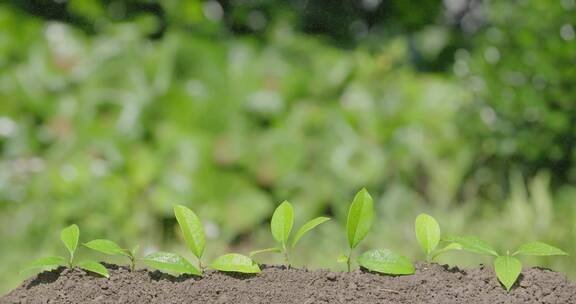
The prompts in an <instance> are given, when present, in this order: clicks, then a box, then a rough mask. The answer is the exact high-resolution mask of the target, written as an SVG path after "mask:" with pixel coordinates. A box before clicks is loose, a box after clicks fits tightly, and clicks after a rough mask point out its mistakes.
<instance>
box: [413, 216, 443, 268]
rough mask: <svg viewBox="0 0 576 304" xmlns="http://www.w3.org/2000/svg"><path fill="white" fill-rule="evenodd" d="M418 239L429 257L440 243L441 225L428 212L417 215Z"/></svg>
mask: <svg viewBox="0 0 576 304" xmlns="http://www.w3.org/2000/svg"><path fill="white" fill-rule="evenodd" d="M415 226H416V227H415V228H416V239H417V240H418V243H419V244H420V247H421V248H422V250H424V252H425V253H426V255H427V256H428V257H430V254H431V253H432V251H434V250H435V249H436V247H437V246H438V244H439V243H440V225H438V222H437V221H436V220H435V219H434V218H433V217H431V216H430V215H428V214H420V215H418V217H416V224H415Z"/></svg>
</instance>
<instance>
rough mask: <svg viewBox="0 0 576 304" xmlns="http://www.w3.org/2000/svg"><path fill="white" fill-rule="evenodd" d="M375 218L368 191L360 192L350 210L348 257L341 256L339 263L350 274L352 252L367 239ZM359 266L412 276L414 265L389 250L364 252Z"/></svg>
mask: <svg viewBox="0 0 576 304" xmlns="http://www.w3.org/2000/svg"><path fill="white" fill-rule="evenodd" d="M373 218H374V203H373V201H372V197H371V196H370V194H369V193H368V191H367V190H366V189H362V190H360V191H359V192H358V193H357V194H356V196H355V197H354V200H353V201H352V204H351V205H350V209H349V210H348V219H347V221H346V232H347V236H348V247H349V251H348V255H341V256H340V257H339V258H338V262H342V263H346V266H347V269H348V271H349V272H350V270H351V268H352V267H351V266H352V251H353V250H354V248H356V247H358V244H360V242H361V241H362V240H363V239H364V238H365V237H366V235H367V234H368V231H370V227H371V226H372V220H373ZM357 261H358V264H360V266H362V267H363V268H365V269H368V270H371V271H376V272H381V273H385V274H395V275H400V274H412V273H414V265H412V262H410V260H409V259H408V258H407V257H405V256H401V255H398V254H396V253H394V252H392V251H390V250H388V249H373V250H369V251H366V252H364V253H363V254H362V255H361V256H360V257H358V259H357Z"/></svg>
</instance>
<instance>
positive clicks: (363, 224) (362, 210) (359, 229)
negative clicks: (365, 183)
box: [346, 189, 374, 249]
mask: <svg viewBox="0 0 576 304" xmlns="http://www.w3.org/2000/svg"><path fill="white" fill-rule="evenodd" d="M373 205H374V203H373V201H372V197H371V196H370V194H369V193H368V191H367V190H366V189H362V190H360V191H359V192H358V193H357V194H356V196H355V197H354V200H353V201H352V204H351V205H350V209H349V210H348V220H347V222H346V230H347V232H348V245H349V246H350V249H354V248H356V246H358V244H359V243H360V241H362V240H363V239H364V238H365V237H366V235H367V234H368V231H369V230H370V226H372V218H373V217H374V210H373Z"/></svg>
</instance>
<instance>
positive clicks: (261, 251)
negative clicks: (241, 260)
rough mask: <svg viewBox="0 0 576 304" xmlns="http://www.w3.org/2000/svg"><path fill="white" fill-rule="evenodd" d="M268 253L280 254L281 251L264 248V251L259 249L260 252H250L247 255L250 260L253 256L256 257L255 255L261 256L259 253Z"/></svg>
mask: <svg viewBox="0 0 576 304" xmlns="http://www.w3.org/2000/svg"><path fill="white" fill-rule="evenodd" d="M268 252H282V249H280V248H276V247H274V248H266V249H260V250H254V251H252V252H250V254H249V255H248V256H249V257H250V258H252V257H253V256H255V255H257V254H261V253H268Z"/></svg>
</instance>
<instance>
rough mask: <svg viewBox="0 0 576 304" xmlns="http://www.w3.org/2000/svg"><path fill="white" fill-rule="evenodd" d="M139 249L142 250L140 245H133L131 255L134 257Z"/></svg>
mask: <svg viewBox="0 0 576 304" xmlns="http://www.w3.org/2000/svg"><path fill="white" fill-rule="evenodd" d="M139 250H140V245H136V246H134V247H132V250H130V255H131V256H132V257H135V256H136V254H137V253H138V251H139Z"/></svg>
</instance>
